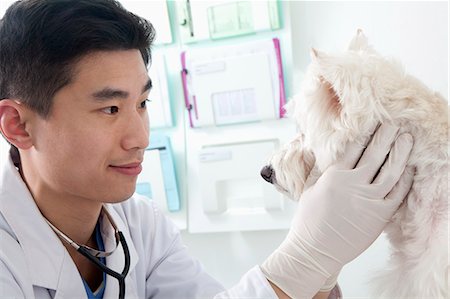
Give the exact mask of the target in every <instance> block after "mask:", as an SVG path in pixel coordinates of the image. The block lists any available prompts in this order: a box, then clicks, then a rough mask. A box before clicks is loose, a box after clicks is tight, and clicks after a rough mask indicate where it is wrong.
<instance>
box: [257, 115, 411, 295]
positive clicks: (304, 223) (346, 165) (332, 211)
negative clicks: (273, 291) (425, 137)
mask: <svg viewBox="0 0 450 299" xmlns="http://www.w3.org/2000/svg"><path fill="white" fill-rule="evenodd" d="M397 132H398V128H397V127H393V126H391V125H387V124H383V125H381V126H380V127H379V128H378V130H377V131H376V132H375V134H374V135H373V137H372V140H371V141H370V143H369V145H368V146H367V149H366V150H364V146H362V145H359V144H357V143H354V144H349V145H348V146H347V150H346V153H345V155H344V157H343V158H342V159H341V160H340V161H339V162H337V163H336V164H334V165H332V166H330V167H329V168H328V169H327V170H326V171H325V172H324V173H323V174H322V176H321V177H320V178H319V179H318V180H317V182H316V183H315V184H314V185H313V186H311V187H310V188H309V189H307V190H306V191H305V192H304V193H303V194H302V196H301V198H300V200H299V203H298V207H297V211H296V214H295V216H294V220H293V222H292V226H291V229H290V231H289V233H288V235H287V237H286V239H285V240H284V241H283V242H282V244H281V245H280V247H279V248H278V249H276V250H275V252H274V253H272V254H271V255H270V256H269V257H268V258H267V260H266V261H264V263H263V264H262V265H261V270H262V271H263V273H264V274H265V276H266V277H267V279H268V280H269V281H271V282H272V283H274V284H275V285H277V286H278V287H279V288H280V289H281V290H283V291H284V292H285V293H286V294H287V295H288V296H290V297H292V298H312V297H313V296H314V295H315V294H316V293H317V292H318V291H319V289H320V288H321V287H322V286H323V285H324V283H325V281H326V280H327V279H328V278H330V277H331V276H332V275H333V274H335V273H338V272H339V271H340V270H341V268H342V267H343V266H344V265H345V264H347V263H348V262H350V261H351V260H353V259H355V258H356V257H357V256H358V255H360V254H361V253H362V252H363V251H364V250H366V249H367V248H368V247H369V246H370V245H371V244H372V243H373V242H374V241H375V240H376V239H377V237H378V236H379V235H380V234H381V232H382V231H383V229H384V228H385V226H386V224H387V223H388V222H389V221H390V219H391V217H392V216H393V214H394V213H395V212H396V211H397V209H398V207H399V205H400V204H401V203H402V201H403V199H404V198H405V197H406V196H407V194H408V192H409V190H410V188H411V185H412V181H413V171H412V170H411V169H406V170H405V167H406V162H407V160H408V158H409V154H410V151H411V148H412V144H413V140H412V137H411V135H410V134H401V135H400V136H398V137H396V136H397ZM386 156H388V158H387V159H386Z"/></svg>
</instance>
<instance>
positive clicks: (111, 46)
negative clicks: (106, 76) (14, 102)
mask: <svg viewBox="0 0 450 299" xmlns="http://www.w3.org/2000/svg"><path fill="white" fill-rule="evenodd" d="M154 37H155V31H154V29H153V26H152V25H151V23H150V22H148V21H147V20H145V19H143V18H140V17H138V16H136V15H134V14H132V13H130V12H128V11H127V10H125V9H124V8H123V7H122V5H121V4H120V3H119V2H117V1H114V0H22V1H17V2H15V3H14V4H12V5H11V6H10V7H9V8H8V10H7V11H6V13H5V15H4V17H3V18H2V19H1V20H0V100H2V99H6V98H13V99H18V100H19V101H21V102H22V103H24V104H25V105H27V106H28V107H30V109H32V110H34V111H36V112H37V113H38V114H39V115H41V116H42V117H44V118H45V117H47V116H48V115H49V114H50V112H51V108H52V102H53V96H54V94H55V93H56V92H57V91H58V90H59V89H61V88H62V87H64V86H65V85H67V84H69V83H70V82H71V80H72V76H73V70H74V66H75V64H76V63H77V62H78V61H79V60H80V59H81V58H82V57H84V56H85V55H87V54H89V53H92V52H95V51H114V50H130V49H138V50H139V51H140V52H141V54H142V58H143V60H144V63H145V64H146V65H148V64H149V63H150V60H151V52H150V47H151V45H152V42H153V39H154Z"/></svg>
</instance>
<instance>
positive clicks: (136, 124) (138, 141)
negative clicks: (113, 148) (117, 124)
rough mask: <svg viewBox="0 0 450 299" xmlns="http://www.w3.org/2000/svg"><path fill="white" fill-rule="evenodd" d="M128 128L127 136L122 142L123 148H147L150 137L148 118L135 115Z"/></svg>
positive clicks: (128, 122) (129, 121)
mask: <svg viewBox="0 0 450 299" xmlns="http://www.w3.org/2000/svg"><path fill="white" fill-rule="evenodd" d="M126 126H127V129H126V135H125V137H124V138H123V140H122V146H123V148H124V149H125V150H130V149H145V148H147V146H148V144H149V137H150V136H149V135H150V128H149V127H150V125H149V122H148V117H142V116H141V115H139V116H137V115H133V117H131V118H130V119H129V120H128V121H127V124H126Z"/></svg>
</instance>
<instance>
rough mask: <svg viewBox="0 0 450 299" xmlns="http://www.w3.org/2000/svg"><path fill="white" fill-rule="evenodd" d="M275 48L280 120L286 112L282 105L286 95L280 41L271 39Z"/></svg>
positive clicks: (284, 102)
mask: <svg viewBox="0 0 450 299" xmlns="http://www.w3.org/2000/svg"><path fill="white" fill-rule="evenodd" d="M272 41H273V44H274V46H275V54H276V56H277V65H278V80H279V82H280V111H279V112H280V118H282V117H284V115H285V113H286V110H284V105H286V94H285V91H284V77H283V63H282V61H281V51H280V40H279V39H278V38H274V39H272Z"/></svg>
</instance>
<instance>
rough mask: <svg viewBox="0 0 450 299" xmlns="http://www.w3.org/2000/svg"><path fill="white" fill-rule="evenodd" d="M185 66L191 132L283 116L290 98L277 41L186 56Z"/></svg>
mask: <svg viewBox="0 0 450 299" xmlns="http://www.w3.org/2000/svg"><path fill="white" fill-rule="evenodd" d="M181 63H182V68H183V69H182V71H181V77H182V82H183V92H184V99H185V106H186V109H187V110H188V115H189V123H190V126H191V127H204V126H219V125H229V124H237V123H247V122H254V121H260V120H267V119H276V118H281V117H283V116H284V110H283V106H284V104H285V103H286V96H285V90H284V78H283V67H282V60H281V51H280V42H279V40H278V39H277V38H274V39H271V40H264V41H257V42H249V43H245V44H241V45H232V46H224V47H213V48H204V49H197V50H192V51H190V52H183V53H182V54H181Z"/></svg>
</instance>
